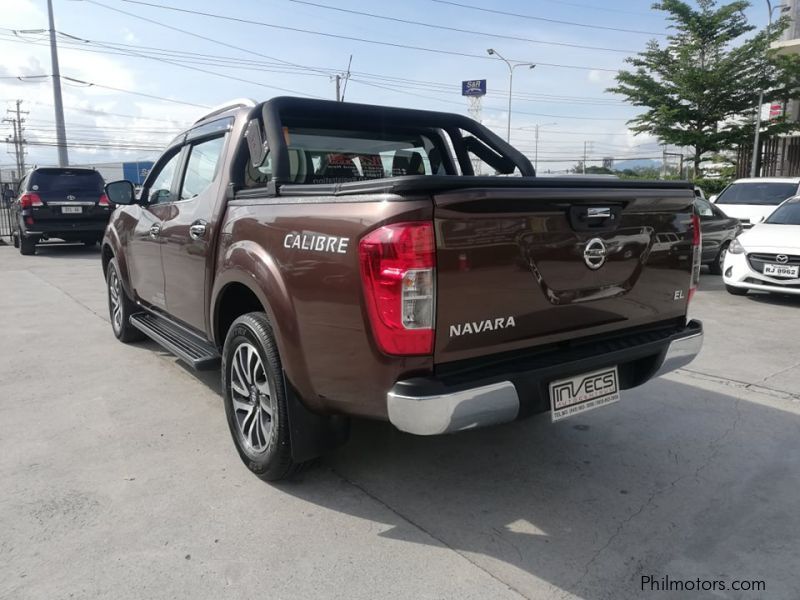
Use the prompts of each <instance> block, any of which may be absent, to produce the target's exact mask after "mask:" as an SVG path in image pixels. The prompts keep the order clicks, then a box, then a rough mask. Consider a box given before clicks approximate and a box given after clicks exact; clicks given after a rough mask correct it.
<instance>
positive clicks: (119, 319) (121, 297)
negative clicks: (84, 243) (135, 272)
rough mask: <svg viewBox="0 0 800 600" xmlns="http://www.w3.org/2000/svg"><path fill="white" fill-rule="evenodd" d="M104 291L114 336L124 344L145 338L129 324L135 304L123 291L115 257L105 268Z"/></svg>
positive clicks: (134, 310)
mask: <svg viewBox="0 0 800 600" xmlns="http://www.w3.org/2000/svg"><path fill="white" fill-rule="evenodd" d="M106 293H107V294H108V316H109V318H110V320H111V330H112V331H113V332H114V336H115V337H116V338H117V339H118V340H119V341H120V342H123V343H125V344H129V343H131V342H138V341H141V340H143V339H145V337H146V336H145V335H144V334H143V333H142V332H141V331H139V330H138V329H136V328H135V327H134V326H133V325H131V322H130V316H131V315H132V314H133V313H135V312H137V311H136V304H134V303H133V300H131V299H130V298H128V295H127V294H126V293H125V288H124V287H123V286H122V280H121V279H120V277H119V266H118V265H117V259H116V258H112V259H111V260H110V261H109V263H108V267H107V268H106ZM115 298H116V300H115ZM117 309H119V312H117Z"/></svg>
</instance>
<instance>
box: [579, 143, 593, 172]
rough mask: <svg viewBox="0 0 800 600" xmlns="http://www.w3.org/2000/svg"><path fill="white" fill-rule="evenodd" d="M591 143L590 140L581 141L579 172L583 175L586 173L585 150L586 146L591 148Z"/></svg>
mask: <svg viewBox="0 0 800 600" xmlns="http://www.w3.org/2000/svg"><path fill="white" fill-rule="evenodd" d="M593 143H594V142H591V141H584V142H583V163H581V173H583V174H584V175H586V151H587V147H588V149H589V150H591V146H592V144H593Z"/></svg>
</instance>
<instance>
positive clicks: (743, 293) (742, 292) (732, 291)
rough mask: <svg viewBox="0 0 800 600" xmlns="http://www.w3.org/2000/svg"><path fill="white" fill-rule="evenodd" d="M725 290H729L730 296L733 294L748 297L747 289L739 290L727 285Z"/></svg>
mask: <svg viewBox="0 0 800 600" xmlns="http://www.w3.org/2000/svg"><path fill="white" fill-rule="evenodd" d="M725 289H726V290H728V293H729V294H733V295H734V296H746V295H747V289H746V288H737V287H733V286H732V285H726V286H725Z"/></svg>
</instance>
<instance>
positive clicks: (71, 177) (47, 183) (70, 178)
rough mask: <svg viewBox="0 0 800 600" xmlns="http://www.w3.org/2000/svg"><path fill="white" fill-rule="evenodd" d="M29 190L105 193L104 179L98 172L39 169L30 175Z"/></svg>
mask: <svg viewBox="0 0 800 600" xmlns="http://www.w3.org/2000/svg"><path fill="white" fill-rule="evenodd" d="M28 183H29V187H28V189H29V190H32V191H36V192H43V193H47V192H53V193H65V194H66V193H69V192H77V191H82V192H91V193H97V194H102V193H103V185H104V182H103V178H102V177H101V176H100V173H98V172H97V171H87V170H86V169H37V170H36V171H34V172H33V173H31V174H30V180H29V182H28Z"/></svg>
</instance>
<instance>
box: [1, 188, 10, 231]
mask: <svg viewBox="0 0 800 600" xmlns="http://www.w3.org/2000/svg"><path fill="white" fill-rule="evenodd" d="M10 240H11V210H10V209H9V208H8V207H7V206H6V204H5V201H4V200H3V199H2V198H0V241H5V242H8V241H10Z"/></svg>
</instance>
